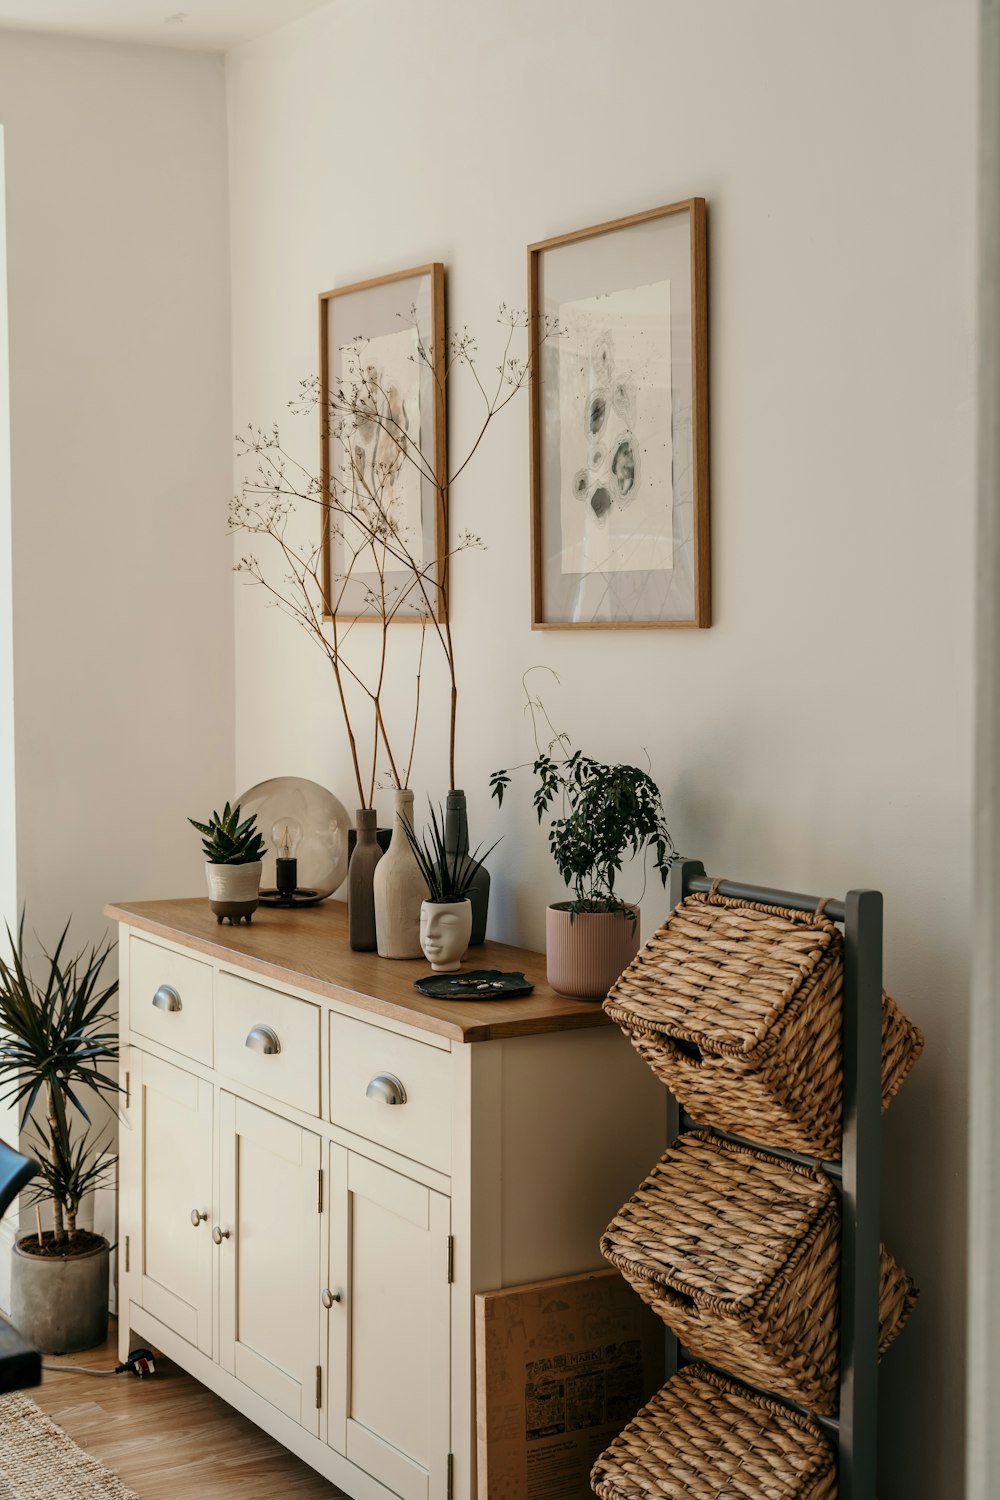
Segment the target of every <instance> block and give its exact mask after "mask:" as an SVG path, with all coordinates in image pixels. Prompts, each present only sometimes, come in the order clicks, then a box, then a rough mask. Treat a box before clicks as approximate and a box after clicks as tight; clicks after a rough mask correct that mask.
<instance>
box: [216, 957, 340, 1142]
mask: <svg viewBox="0 0 1000 1500" xmlns="http://www.w3.org/2000/svg"><path fill="white" fill-rule="evenodd" d="M320 1016H321V1010H320V1007H319V1006H318V1005H315V1004H308V1003H307V1002H306V1001H304V1000H296V999H293V998H292V996H290V995H285V994H282V993H281V991H280V990H275V989H272V988H271V987H270V986H269V985H266V984H257V983H256V982H255V981H251V980H249V979H244V978H242V977H241V976H238V975H236V974H230V973H228V972H227V971H225V970H222V971H221V972H220V973H219V974H218V976H217V978H216V983H215V1062H216V1067H217V1068H218V1070H219V1071H220V1072H222V1073H225V1074H227V1075H228V1076H229V1077H230V1078H235V1079H236V1080H237V1081H238V1082H239V1083H244V1084H248V1085H249V1087H250V1088H253V1089H258V1090H259V1091H260V1092H261V1093H262V1094H267V1095H269V1096H270V1097H271V1098H272V1099H280V1100H281V1101H282V1102H283V1103H284V1104H292V1105H296V1106H297V1107H298V1108H299V1109H303V1110H306V1111H307V1112H308V1113H309V1114H314V1115H318V1114H319V1075H320V1060H319V1053H320V1045H319V1043H320ZM255 1026H266V1027H268V1028H269V1029H270V1030H271V1031H273V1032H274V1034H275V1035H276V1036H277V1038H278V1042H279V1045H280V1048H281V1050H280V1052H276V1053H272V1054H270V1055H265V1054H264V1053H261V1052H255V1051H253V1050H251V1049H250V1048H249V1047H248V1046H247V1045H246V1043H247V1037H248V1035H249V1033H250V1032H251V1030H252V1029H253V1028H254V1027H255Z"/></svg>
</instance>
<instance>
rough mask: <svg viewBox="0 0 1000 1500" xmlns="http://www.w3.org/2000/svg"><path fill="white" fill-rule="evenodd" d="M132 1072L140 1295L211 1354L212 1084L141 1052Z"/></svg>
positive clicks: (164, 1319) (145, 1303)
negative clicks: (136, 1155) (136, 1128)
mask: <svg viewBox="0 0 1000 1500" xmlns="http://www.w3.org/2000/svg"><path fill="white" fill-rule="evenodd" d="M131 1073H132V1099H133V1102H132V1110H133V1111H135V1109H136V1105H138V1121H137V1125H138V1155H139V1163H138V1165H139V1174H138V1175H139V1195H140V1202H139V1214H138V1223H137V1224H136V1225H135V1226H134V1235H135V1238H134V1239H133V1244H135V1245H136V1254H137V1260H138V1266H137V1269H138V1272H139V1284H138V1300H139V1302H140V1303H141V1304H142V1306H143V1307H144V1308H145V1309H146V1311H147V1312H150V1313H152V1315H153V1317H154V1318H158V1319H159V1320H160V1322H161V1323H166V1324H167V1326H168V1327H169V1328H172V1329H174V1330H175V1332H177V1333H179V1334H180V1335H181V1337H182V1338H185V1339H187V1340H188V1342H189V1343H191V1344H194V1346H195V1347H196V1348H197V1349H200V1350H201V1351H202V1352H203V1353H204V1354H208V1355H211V1354H212V1239H211V1233H212V1085H211V1084H210V1083H206V1082H205V1081H204V1080H203V1079H201V1078H195V1077H194V1076H193V1074H191V1073H186V1072H185V1071H184V1070H183V1068H178V1067H175V1066H174V1064H173V1063H166V1062H162V1061H161V1060H160V1058H158V1057H150V1056H148V1055H147V1054H145V1053H143V1052H139V1051H138V1050H136V1049H133V1051H132V1062H131ZM133 1118H134V1116H133ZM192 1215H204V1217H203V1218H201V1217H198V1218H196V1219H195V1220H194V1221H193V1220H192Z"/></svg>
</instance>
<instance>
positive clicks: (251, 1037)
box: [246, 1026, 281, 1057]
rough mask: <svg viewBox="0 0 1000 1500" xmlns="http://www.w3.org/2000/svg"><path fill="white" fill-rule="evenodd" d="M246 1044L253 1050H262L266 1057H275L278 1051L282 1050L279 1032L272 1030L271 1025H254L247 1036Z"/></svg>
mask: <svg viewBox="0 0 1000 1500" xmlns="http://www.w3.org/2000/svg"><path fill="white" fill-rule="evenodd" d="M246 1046H248V1047H249V1048H250V1051H251V1052H262V1053H263V1054H264V1056H265V1057H273V1056H274V1055H275V1053H276V1052H280V1051H281V1043H280V1042H279V1041H278V1033H277V1032H276V1031H272V1030H271V1028H270V1026H254V1027H253V1029H252V1030H251V1031H250V1033H249V1034H248V1036H247V1039H246Z"/></svg>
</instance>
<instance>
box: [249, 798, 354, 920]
mask: <svg viewBox="0 0 1000 1500" xmlns="http://www.w3.org/2000/svg"><path fill="white" fill-rule="evenodd" d="M239 804H240V814H241V817H243V818H248V817H249V816H250V814H251V813H256V814H257V827H258V828H259V829H260V831H261V833H262V834H263V835H264V842H265V843H266V845H267V848H266V849H265V851H264V856H263V859H264V868H263V870H262V871H261V877H260V883H261V886H262V887H263V890H262V891H261V902H262V904H263V905H265V906H288V905H293V906H312V905H315V903H316V902H317V901H322V900H324V899H325V897H327V896H330V895H332V894H333V892H334V891H335V890H336V889H337V887H338V886H339V885H342V884H343V883H344V879H345V877H346V875H347V830H348V828H349V827H350V819H349V817H348V816H347V810H346V808H345V807H344V804H343V803H342V802H340V801H338V799H337V798H336V797H335V796H334V795H333V793H332V792H328V791H327V790H326V787H323V786H320V785H319V783H318V782H316V781H307V780H306V779H305V778H304V777H302V776H273V777H272V778H271V780H270V781H260V782H258V783H257V785H256V786H252V787H251V788H250V789H249V791H246V792H244V793H243V796H242V797H240V798H239ZM286 829H287V830H288V836H289V846H290V847H291V848H292V852H293V854H294V856H295V859H296V860H297V862H298V870H297V880H296V887H297V889H296V893H295V899H294V900H293V901H291V902H289V901H288V900H286V899H285V898H283V897H282V898H279V897H278V895H277V891H276V890H275V886H276V885H277V880H276V872H275V868H274V859H275V851H276V850H277V848H278V847H279V846H280V845H281V843H282V842H283V840H284V837H285V830H286Z"/></svg>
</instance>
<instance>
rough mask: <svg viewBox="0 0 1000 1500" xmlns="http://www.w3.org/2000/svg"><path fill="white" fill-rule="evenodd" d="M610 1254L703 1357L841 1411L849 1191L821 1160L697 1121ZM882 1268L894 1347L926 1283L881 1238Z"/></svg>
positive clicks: (884, 1340)
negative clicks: (739, 1142) (843, 1191)
mask: <svg viewBox="0 0 1000 1500" xmlns="http://www.w3.org/2000/svg"><path fill="white" fill-rule="evenodd" d="M601 1253H602V1255H604V1257H605V1258H606V1259H607V1260H609V1261H610V1262H611V1264H612V1265H614V1266H617V1268H618V1270H619V1271H621V1272H622V1274H623V1276H624V1277H625V1278H626V1280H627V1281H628V1282H629V1283H630V1285H631V1286H632V1287H634V1289H635V1290H636V1291H637V1292H638V1293H639V1295H640V1297H642V1299H643V1301H644V1302H648V1303H649V1304H650V1306H651V1307H653V1308H654V1309H655V1310H656V1312H658V1313H659V1315H660V1317H661V1318H662V1319H663V1321H664V1322H665V1323H666V1324H667V1325H668V1326H669V1327H670V1328H671V1329H672V1330H673V1332H674V1333H675V1334H676V1335H677V1337H678V1338H679V1339H680V1341H681V1343H682V1344H683V1345H684V1346H685V1348H686V1349H688V1350H689V1351H690V1353H691V1354H693V1355H694V1356H695V1358H696V1359H703V1360H705V1361H706V1362H707V1363H709V1364H712V1365H718V1366H721V1368H722V1369H724V1370H727V1371H729V1373H730V1374H732V1375H735V1376H736V1377H737V1378H739V1379H740V1380H745V1381H747V1382H748V1383H749V1384H750V1385H755V1386H759V1387H762V1388H763V1389H765V1390H769V1391H773V1392H774V1393H775V1394H776V1395H778V1396H783V1397H785V1398H786V1399H787V1400H789V1401H796V1402H798V1403H800V1404H801V1405H802V1406H807V1407H809V1408H810V1410H812V1411H816V1412H822V1413H828V1414H833V1413H835V1412H836V1410H837V1402H838V1396H839V1353H840V1350H839V1336H838V1328H839V1323H838V1315H839V1276H840V1195H839V1193H838V1192H837V1189H836V1188H835V1187H834V1185H833V1183H832V1182H831V1181H830V1179H829V1178H828V1177H827V1176H826V1174H825V1173H824V1172H822V1171H820V1170H818V1169H817V1170H815V1171H814V1170H812V1169H810V1168H808V1167H801V1166H797V1165H795V1164H793V1163H790V1162H785V1161H781V1160H780V1159H778V1158H777V1157H773V1156H768V1155H766V1154H765V1153H764V1152H762V1151H757V1150H754V1149H752V1148H751V1147H749V1146H736V1145H733V1144H732V1143H730V1142H728V1141H721V1140H719V1139H718V1138H717V1137H714V1136H712V1135H711V1134H710V1133H708V1132H702V1131H689V1132H687V1133H685V1134H684V1135H682V1136H680V1137H678V1139H677V1140H676V1141H675V1142H674V1144H673V1145H672V1146H671V1147H669V1148H668V1150H667V1151H666V1152H665V1153H664V1155H663V1156H662V1157H661V1159H660V1161H659V1163H658V1165H657V1166H656V1167H655V1168H654V1169H653V1171H652V1172H651V1173H650V1175H649V1176H648V1177H647V1178H646V1180H645V1182H643V1183H641V1184H640V1186H639V1188H638V1189H637V1190H636V1192H635V1193H634V1195H633V1196H632V1198H630V1199H629V1201H628V1203H626V1204H625V1206H624V1207H623V1208H622V1209H621V1210H620V1211H619V1212H618V1213H617V1214H616V1215H615V1217H614V1219H613V1220H612V1221H611V1223H610V1224H609V1225H608V1228H607V1229H606V1230H605V1232H604V1235H603V1237H602V1239H601ZM881 1281H882V1286H881V1303H880V1308H879V1314H880V1319H881V1322H882V1330H881V1341H880V1349H881V1351H882V1352H884V1350H885V1349H886V1348H888V1346H889V1344H890V1343H891V1342H892V1340H893V1339H894V1338H895V1336H896V1334H897V1333H898V1332H899V1330H900V1329H901V1328H902V1326H903V1324H904V1323H905V1321H906V1319H907V1317H908V1316H909V1313H910V1311H911V1310H912V1308H913V1305H914V1303H915V1302H916V1298H917V1292H916V1288H915V1287H914V1285H913V1283H912V1281H911V1280H910V1278H909V1277H908V1276H907V1275H906V1273H905V1271H903V1270H901V1269H900V1267H899V1266H897V1265H896V1263H895V1261H894V1260H893V1259H892V1257H891V1256H889V1255H887V1254H886V1253H885V1252H884V1251H883V1255H882V1277H881Z"/></svg>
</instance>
